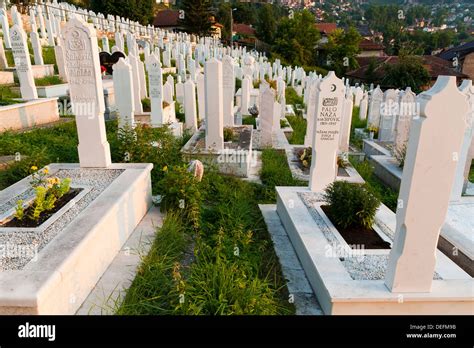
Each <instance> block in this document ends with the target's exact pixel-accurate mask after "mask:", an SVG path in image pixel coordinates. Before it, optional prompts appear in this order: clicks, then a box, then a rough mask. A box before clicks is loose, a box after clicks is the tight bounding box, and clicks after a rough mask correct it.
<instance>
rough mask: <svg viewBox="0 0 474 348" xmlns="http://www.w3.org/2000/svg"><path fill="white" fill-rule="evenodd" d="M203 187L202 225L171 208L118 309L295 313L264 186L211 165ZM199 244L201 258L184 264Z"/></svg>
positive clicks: (157, 312)
mask: <svg viewBox="0 0 474 348" xmlns="http://www.w3.org/2000/svg"><path fill="white" fill-rule="evenodd" d="M199 186H200V190H201V194H203V203H202V204H201V209H200V210H201V212H200V216H201V217H200V227H199V229H198V230H197V231H196V230H194V229H193V228H191V227H190V226H189V225H188V224H187V220H185V219H183V218H182V217H180V216H181V215H180V216H178V215H177V214H176V213H170V212H168V215H167V217H166V219H165V221H164V225H163V227H162V228H161V229H160V230H159V231H158V233H157V236H156V240H155V243H154V244H153V247H152V250H151V252H150V253H149V254H148V255H147V256H146V257H144V258H143V261H142V264H141V266H140V268H139V272H138V275H137V276H136V278H135V280H134V281H133V283H132V286H131V287H130V289H129V290H128V291H127V294H126V296H125V301H124V302H123V303H122V304H121V305H120V306H118V308H117V310H116V313H117V314H154V315H163V314H186V315H244V314H245V315H262V314H263V315H265V314H293V313H294V307H293V305H291V304H290V303H289V302H288V298H289V297H288V296H289V294H288V292H287V288H286V286H285V280H284V278H283V276H282V272H281V268H280V265H279V262H278V259H277V257H276V255H275V252H274V249H273V245H272V242H271V238H270V236H269V233H268V231H267V229H266V225H265V222H264V220H263V217H262V215H261V213H260V211H259V209H258V203H259V202H258V200H257V198H256V197H257V196H258V191H259V190H260V188H259V185H256V184H250V183H247V182H244V181H242V180H239V179H237V178H233V177H228V176H224V175H221V174H218V173H216V172H214V171H212V170H210V171H207V172H206V174H205V176H204V180H203V182H202V183H200V184H199ZM183 216H184V215H183ZM191 231H192V232H191ZM193 248H194V250H195V259H194V261H193V262H191V263H189V262H188V265H187V266H184V267H183V266H181V265H180V263H182V261H183V257H184V251H185V250H190V249H193ZM188 261H189V260H188ZM180 299H182V300H183V302H180Z"/></svg>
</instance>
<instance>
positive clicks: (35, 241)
mask: <svg viewBox="0 0 474 348" xmlns="http://www.w3.org/2000/svg"><path fill="white" fill-rule="evenodd" d="M123 172H124V170H105V171H104V170H97V169H84V168H82V169H61V170H59V171H57V172H56V173H54V176H56V177H58V178H61V179H64V178H71V180H72V183H71V187H72V188H74V187H77V186H81V187H82V186H83V187H88V188H89V189H90V191H89V192H88V193H87V194H85V195H84V196H83V197H81V199H79V200H78V201H77V202H76V203H75V204H74V205H72V206H71V207H70V208H69V209H68V210H67V211H66V212H64V213H63V214H62V215H61V216H59V217H58V218H57V220H55V221H54V223H52V224H51V225H50V226H48V227H47V228H46V229H44V230H41V229H37V230H34V229H28V230H24V229H21V228H16V227H11V228H1V229H0V271H12V270H21V269H23V267H25V265H26V264H28V262H30V261H31V260H33V259H34V258H35V257H36V255H37V253H38V252H40V251H41V250H42V249H43V248H44V247H45V246H46V245H47V244H48V243H49V242H50V241H51V240H53V238H54V237H56V236H57V235H58V234H59V233H60V232H61V231H63V230H64V229H65V228H66V226H67V225H68V224H69V223H70V222H71V221H72V220H74V219H75V218H76V217H77V216H78V215H79V214H80V213H81V212H82V211H83V210H84V209H85V208H87V206H88V205H89V204H90V203H92V202H93V201H94V200H95V199H96V198H97V197H98V196H99V195H100V194H101V193H102V192H103V191H104V190H105V189H106V188H107V187H108V186H109V185H110V184H111V183H112V182H113V181H114V180H115V179H117V178H118V177H119V176H120V174H122V173H123ZM33 195H34V193H33V190H32V189H27V190H25V191H24V192H22V193H21V194H20V195H17V196H16V197H13V198H12V199H10V200H8V201H4V202H0V214H4V213H5V212H7V211H9V210H10V209H11V208H12V207H14V206H15V204H16V202H17V201H18V200H20V199H22V200H25V199H28V198H30V197H32V196H33Z"/></svg>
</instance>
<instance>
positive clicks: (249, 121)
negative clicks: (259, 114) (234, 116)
mask: <svg viewBox="0 0 474 348" xmlns="http://www.w3.org/2000/svg"><path fill="white" fill-rule="evenodd" d="M242 124H243V125H249V126H253V128H254V129H256V128H257V118H256V117H253V116H246V117H243V118H242Z"/></svg>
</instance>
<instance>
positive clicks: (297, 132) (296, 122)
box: [286, 115, 307, 145]
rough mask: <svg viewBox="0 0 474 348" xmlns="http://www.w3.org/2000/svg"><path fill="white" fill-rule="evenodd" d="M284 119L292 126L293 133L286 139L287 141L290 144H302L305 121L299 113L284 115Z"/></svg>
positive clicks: (304, 133)
mask: <svg viewBox="0 0 474 348" xmlns="http://www.w3.org/2000/svg"><path fill="white" fill-rule="evenodd" d="M286 119H287V120H288V122H289V123H290V125H291V128H293V134H292V135H291V136H290V138H289V139H288V142H289V143H290V144H292V145H303V144H304V137H305V135H306V127H307V122H306V120H305V119H304V118H303V116H301V115H296V116H286Z"/></svg>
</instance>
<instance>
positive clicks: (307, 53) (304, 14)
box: [273, 10, 320, 66]
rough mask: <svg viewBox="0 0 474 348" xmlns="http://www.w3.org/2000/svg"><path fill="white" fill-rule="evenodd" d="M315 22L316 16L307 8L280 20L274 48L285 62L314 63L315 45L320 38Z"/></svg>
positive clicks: (293, 63)
mask: <svg viewBox="0 0 474 348" xmlns="http://www.w3.org/2000/svg"><path fill="white" fill-rule="evenodd" d="M314 23H315V22H314V16H313V15H312V14H311V12H309V11H307V10H304V11H301V12H297V13H295V14H294V15H293V16H292V18H285V19H282V20H281V21H280V23H279V25H278V27H277V31H276V33H275V40H274V45H273V50H274V52H275V53H276V55H278V56H279V57H280V58H281V59H282V61H283V62H284V63H286V64H291V65H301V66H304V65H312V64H313V63H314V61H315V52H316V50H315V47H316V46H317V45H318V42H319V40H320V35H319V31H318V30H317V29H316V27H315V26H314Z"/></svg>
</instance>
